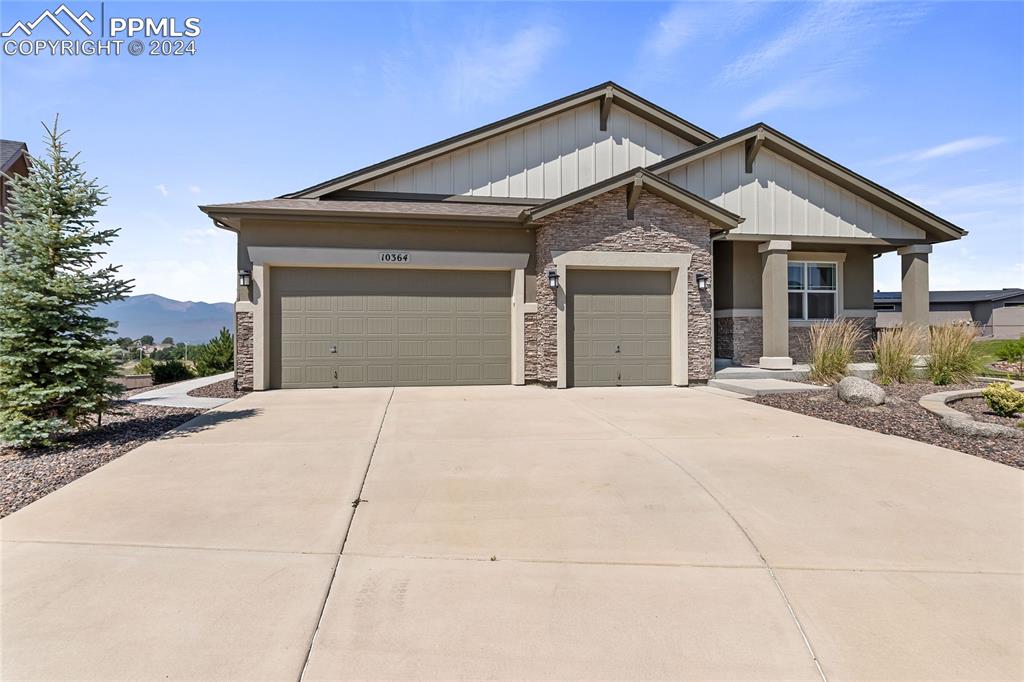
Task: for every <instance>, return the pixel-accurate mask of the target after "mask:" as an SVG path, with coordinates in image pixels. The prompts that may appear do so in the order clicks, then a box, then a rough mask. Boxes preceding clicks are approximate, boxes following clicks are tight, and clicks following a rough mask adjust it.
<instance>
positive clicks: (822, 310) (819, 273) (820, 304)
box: [789, 261, 839, 320]
mask: <svg viewBox="0 0 1024 682" xmlns="http://www.w3.org/2000/svg"><path fill="white" fill-rule="evenodd" d="M838 281H839V280H838V267H837V266H836V264H835V263H802V262H799V261H790V262H789V319H791V320H831V319H833V318H834V317H835V316H836V311H837V310H838V309H839V305H838V304H839V298H838V297H839V289H838Z"/></svg>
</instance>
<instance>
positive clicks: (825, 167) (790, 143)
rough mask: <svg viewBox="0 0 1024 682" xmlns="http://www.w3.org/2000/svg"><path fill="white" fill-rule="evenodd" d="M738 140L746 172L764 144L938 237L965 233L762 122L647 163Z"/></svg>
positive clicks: (680, 162)
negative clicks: (741, 144) (742, 149)
mask: <svg viewBox="0 0 1024 682" xmlns="http://www.w3.org/2000/svg"><path fill="white" fill-rule="evenodd" d="M741 142H743V143H744V144H745V145H746V153H747V155H746V158H747V161H748V165H747V170H748V172H752V170H753V168H752V165H753V156H756V153H757V150H758V149H760V148H761V147H763V148H765V149H770V150H771V151H773V152H775V153H777V154H779V155H781V156H783V157H784V158H786V159H789V160H790V161H792V162H794V163H796V164H798V165H800V166H802V167H803V168H806V169H807V170H809V171H811V172H813V173H815V174H817V175H820V176H821V177H823V178H826V179H828V180H830V181H832V182H835V183H836V184H838V185H840V186H841V187H844V188H846V189H848V190H849V191H851V192H853V193H855V194H857V195H858V196H861V197H863V198H864V199H866V200H868V201H870V202H872V203H874V204H875V205H877V206H879V207H880V208H883V209H885V210H887V211H890V212H891V213H893V214H895V215H897V216H899V217H901V218H903V219H904V220H907V221H908V222H910V223H911V224H913V225H915V226H916V227H919V228H921V229H922V230H924V231H925V232H926V233H928V234H931V235H933V236H936V237H938V238H939V240H940V241H947V240H951V239H959V238H960V237H962V236H964V235H965V234H967V230H964V229H963V228H961V227H958V226H957V225H954V224H953V223H951V222H949V221H948V220H944V219H943V218H940V217H939V216H937V215H935V214H934V213H932V212H931V211H929V210H927V209H925V208H923V207H921V206H918V205H917V204H915V203H913V202H912V201H910V200H909V199H905V198H904V197H901V196H900V195H898V194H896V193H895V192H893V191H891V190H888V189H886V188H885V187H882V186H881V185H879V184H877V183H875V182H872V181H871V180H868V179H867V178H865V177H864V176H862V175H860V174H859V173H856V172H854V171H852V170H850V169H849V168H846V167H845V166H842V165H840V164H839V163H836V162H835V161H833V160H832V159H830V158H828V157H826V156H824V155H822V154H819V153H818V152H816V151H814V150H813V149H811V148H810V147H807V146H805V145H802V144H800V143H799V142H797V141H796V140H794V139H793V138H791V137H789V136H787V135H784V134H783V133H781V132H779V131H777V130H775V129H774V128H772V127H770V126H768V125H766V124H764V123H758V124H755V125H752V126H750V127H749V128H744V129H742V130H738V131H736V132H735V133H731V134H729V135H726V136H725V137H721V138H719V139H718V140H715V141H714V142H710V143H708V144H706V145H703V146H701V147H697V148H695V149H691V150H689V151H686V152H683V153H682V154H678V155H676V156H674V157H672V158H669V159H665V160H664V161H659V162H658V163H656V164H653V165H652V166H650V168H649V170H650V171H651V172H652V173H668V172H670V171H672V170H674V169H676V168H679V167H681V166H685V165H687V164H690V163H693V162H694V161H697V160H699V159H702V158H705V157H707V156H710V155H711V154H714V153H716V152H719V151H721V150H722V149H724V148H726V147H729V146H732V145H734V144H739V143H741Z"/></svg>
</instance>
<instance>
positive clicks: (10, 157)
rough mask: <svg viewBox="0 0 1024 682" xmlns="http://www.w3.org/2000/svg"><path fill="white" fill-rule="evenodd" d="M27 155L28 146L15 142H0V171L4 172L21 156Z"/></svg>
mask: <svg viewBox="0 0 1024 682" xmlns="http://www.w3.org/2000/svg"><path fill="white" fill-rule="evenodd" d="M27 153H28V145H26V144H25V143H24V142H18V141H17V140H0V171H3V172H6V171H7V169H8V168H10V167H11V166H13V165H14V162H15V161H17V160H18V158H19V157H20V156H21V155H22V154H27Z"/></svg>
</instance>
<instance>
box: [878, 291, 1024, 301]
mask: <svg viewBox="0 0 1024 682" xmlns="http://www.w3.org/2000/svg"><path fill="white" fill-rule="evenodd" d="M1017 296H1024V289H1017V288H1005V289H977V290H962V291H930V292H928V301H929V302H930V303H982V302H985V303H992V302H995V301H1003V300H1006V299H1008V298H1015V297H1017ZM874 300H875V303H899V302H900V301H901V300H903V295H902V293H900V292H899V291H876V292H875V295H874Z"/></svg>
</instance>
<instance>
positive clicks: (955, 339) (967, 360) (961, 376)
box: [928, 324, 979, 386]
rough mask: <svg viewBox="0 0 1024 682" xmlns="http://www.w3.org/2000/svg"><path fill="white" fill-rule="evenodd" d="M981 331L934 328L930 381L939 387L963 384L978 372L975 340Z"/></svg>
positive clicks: (955, 326) (960, 326)
mask: <svg viewBox="0 0 1024 682" xmlns="http://www.w3.org/2000/svg"><path fill="white" fill-rule="evenodd" d="M977 336H978V330H977V329H975V328H974V327H973V326H971V325H967V324H944V325H942V326H939V327H932V330H931V347H930V349H929V352H930V355H929V357H928V378H929V379H931V381H932V383H933V384H935V385H936V386H945V385H947V384H962V383H966V382H968V381H970V380H971V379H973V378H974V375H975V374H977V373H978V369H979V368H978V365H979V363H978V356H977V354H976V352H975V349H974V339H975V338H976V337H977Z"/></svg>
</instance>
